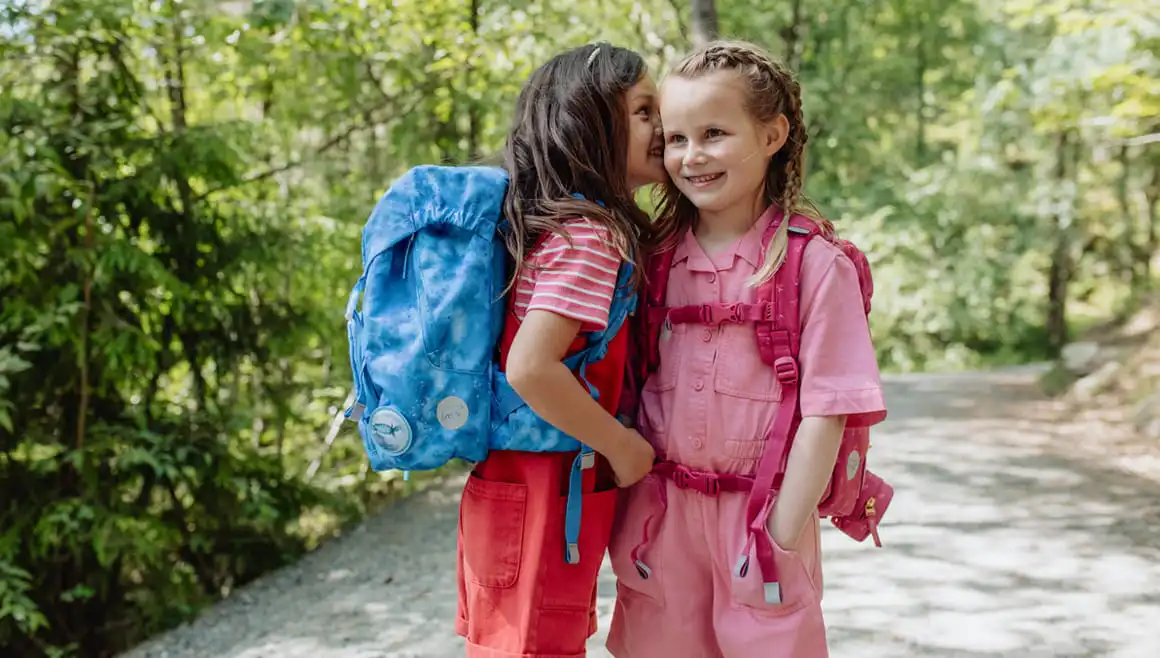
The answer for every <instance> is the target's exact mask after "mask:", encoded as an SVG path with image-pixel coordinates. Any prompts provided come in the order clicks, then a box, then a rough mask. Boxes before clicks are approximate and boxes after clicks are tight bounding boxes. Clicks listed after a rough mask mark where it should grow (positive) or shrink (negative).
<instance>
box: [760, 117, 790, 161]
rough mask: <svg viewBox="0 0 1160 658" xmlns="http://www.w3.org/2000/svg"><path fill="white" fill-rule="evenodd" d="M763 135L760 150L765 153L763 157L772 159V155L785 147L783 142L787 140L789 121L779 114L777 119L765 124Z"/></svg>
mask: <svg viewBox="0 0 1160 658" xmlns="http://www.w3.org/2000/svg"><path fill="white" fill-rule="evenodd" d="M764 133H765V134H764V135H762V146H763V147H764V148H763V149H762V150H763V151H764V152H765V157H767V158H772V157H773V156H774V154H776V153H777V152H778V151H780V150H781V147H783V146H785V142H786V140H787V139H789V119H787V118H785V115H784V114H779V115H777V117H775V118H774V119H773V121H770V122H769V123H767V124H765V127H764Z"/></svg>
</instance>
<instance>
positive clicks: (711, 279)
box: [709, 274, 717, 283]
mask: <svg viewBox="0 0 1160 658" xmlns="http://www.w3.org/2000/svg"><path fill="white" fill-rule="evenodd" d="M709 283H717V275H716V274H710V275H709Z"/></svg>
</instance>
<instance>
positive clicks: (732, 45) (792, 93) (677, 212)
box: [657, 40, 833, 285]
mask: <svg viewBox="0 0 1160 658" xmlns="http://www.w3.org/2000/svg"><path fill="white" fill-rule="evenodd" d="M716 71H734V72H736V73H737V74H738V75H739V76H740V77H741V79H742V80H743V81H744V82H745V86H746V91H747V93H746V109H747V110H748V112H749V113H750V115H751V116H752V117H753V118H754V119H755V120H756V121H758V122H761V123H763V124H765V123H769V122H772V121H774V120H775V119H777V117H778V116H779V115H784V116H785V118H786V119H787V121H788V123H789V135H788V136H787V137H786V141H785V144H784V145H782V147H781V149H780V150H779V151H778V152H777V153H775V154H774V155H773V157H771V158H770V159H769V165H768V168H767V170H766V175H765V190H764V194H765V202H766V204H769V205H772V204H777V205H778V206H779V207H781V209H782V210H783V211H784V212H785V213H786V221H782V222H781V224H780V225H779V226H778V229H777V231H776V232H775V233H774V235H773V238H772V239H771V240H770V243H769V248H768V249H767V251H766V254H765V258H764V260H763V262H762V265H761V267H760V268H759V269H758V271H757V273H756V274H754V276H753V279H752V280H751V283H752V284H753V285H757V284H760V283H764V282H765V281H768V280H769V279H770V278H772V277H773V275H774V274H775V273H776V272H777V269H778V268H779V267H780V266H781V263H782V262H783V261H784V260H785V252H786V248H787V246H788V244H789V221H788V217H789V216H791V215H793V214H800V215H805V216H807V217H810V218H811V219H813V220H814V221H815V222H817V223H818V225H819V226H820V228H821V229H822V232H823V233H825V234H827V235H829V234H832V233H833V226H832V225H831V224H830V222H828V221H826V220H825V219H824V218H822V217H821V214H820V213H818V212H817V209H816V208H814V207H813V204H811V203H809V201H808V200H806V199H805V198H804V195H803V192H802V190H803V187H804V184H805V150H806V142H808V141H809V132H808V130H807V128H806V122H805V116H804V113H803V112H802V99H801V85H800V84H799V83H798V81H797V79H796V78H795V77H794V74H793V72H792V71H790V70H789V69H788V68H786V67H785V66H784V65H782V64H781V63H780V62H777V61H776V60H774V59H773V58H772V57H770V56H769V55H768V54H767V53H766V52H765V51H764V50H762V49H761V48H760V47H758V46H756V45H754V44H752V43H749V42H745V41H727V40H719V41H713V42H710V43H708V44H705V45H704V46H702V47H701V48H700V49H698V50H696V51H694V52H693V53H691V54H690V55H688V56H687V57H685V59H683V60H682V61H681V62H680V63H678V64H677V66H676V67H675V68H674V69H673V75H677V76H680V77H682V78H695V77H698V76H701V75H705V74H708V73H713V72H716ZM695 216H696V209H695V208H693V207H692V204H691V203H689V202H688V200H687V199H684V198H683V196H682V195H681V194H680V192H679V191H678V190H677V189H676V187H675V185H673V184H671V183H670V184H669V185H666V186H665V188H664V189H663V191H662V203H661V212H660V214H659V216H658V220H657V225H658V229H659V233H660V234H661V235H662V236H664V237H665V238H667V240H664V241H667V242H671V241H672V240H673V239H674V238H675V237H676V236H677V235H679V233H680V232H681V231H683V230H684V229H686V228H688V227H690V226H692V224H693V221H694V218H695Z"/></svg>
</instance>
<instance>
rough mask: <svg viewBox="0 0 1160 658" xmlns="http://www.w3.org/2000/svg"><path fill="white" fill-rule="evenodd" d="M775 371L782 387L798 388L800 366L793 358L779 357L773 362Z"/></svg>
mask: <svg viewBox="0 0 1160 658" xmlns="http://www.w3.org/2000/svg"><path fill="white" fill-rule="evenodd" d="M773 371H774V373H776V374H777V381H778V382H780V383H781V384H782V386H796V385H797V383H798V364H797V360H796V359H794V358H793V357H792V356H782V357H778V359H777V360H776V361H774V362H773Z"/></svg>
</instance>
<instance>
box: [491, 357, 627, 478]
mask: <svg viewBox="0 0 1160 658" xmlns="http://www.w3.org/2000/svg"><path fill="white" fill-rule="evenodd" d="M508 383H510V384H511V386H512V388H513V389H515V392H516V393H518V394H519V396H520V397H521V398H522V399H523V400H524V402H526V403H527V404H528V406H529V407H531V409H532V411H534V412H536V414H537V415H539V416H540V417H541V418H543V419H544V420H546V421H547V422H549V423H551V424H552V425H553V426H555V427H556V428H557V429H559V430H560V431H562V432H564V433H565V434H568V435H569V436H572V437H575V438H576V439H577V440H579V441H580V442H581V443H583V444H585V445H587V446H589V447H590V448H592V449H593V450H595V451H596V452H598V453H600V454H602V455H604V456H606V457H607V456H609V455H610V454H611V453H614V452H615V451H616V450H617V448H619V447H622V446H623V443H624V442H625V441H626V437H625V435H626V432H625V428H624V426H623V425H621V424H620V422H619V421H618V420H617V419H616V418H615V417H613V416H612V415H611V414H609V413H608V412H607V411H605V410H604V408H603V407H601V406H600V403H598V402H597V401H596V400H594V399H592V396H591V395H589V393H588V391H587V390H585V388H584V385H583V384H582V383H580V381H579V380H577V379H576V376H575V375H574V374H573V373H572V371H571V370H569V369H568V367H567V366H565V365H564V364H563V363H561V362H559V361H556V362H552V363H543V364H541V365H538V366H535V367H528V368H522V369H519V370H517V371H515V372H511V373H509V374H508Z"/></svg>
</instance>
